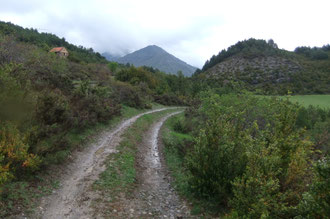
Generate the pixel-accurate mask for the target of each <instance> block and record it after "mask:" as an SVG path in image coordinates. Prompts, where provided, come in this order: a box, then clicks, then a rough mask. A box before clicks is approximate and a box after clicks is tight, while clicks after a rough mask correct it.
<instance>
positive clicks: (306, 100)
mask: <svg viewBox="0 0 330 219" xmlns="http://www.w3.org/2000/svg"><path fill="white" fill-rule="evenodd" d="M284 97H285V96H284ZM290 100H291V101H292V102H298V103H299V104H301V105H303V106H304V107H308V106H309V105H312V106H319V107H321V108H330V95H297V96H291V97H290Z"/></svg>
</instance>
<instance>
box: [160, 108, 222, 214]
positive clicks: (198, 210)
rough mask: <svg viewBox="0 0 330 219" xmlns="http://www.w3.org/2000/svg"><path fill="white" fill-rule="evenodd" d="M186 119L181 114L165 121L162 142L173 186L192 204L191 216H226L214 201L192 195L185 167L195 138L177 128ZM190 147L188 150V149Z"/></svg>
mask: <svg viewBox="0 0 330 219" xmlns="http://www.w3.org/2000/svg"><path fill="white" fill-rule="evenodd" d="M183 119H184V113H180V114H178V115H175V116H173V117H171V118H169V119H168V120H167V121H165V123H164V126H163V127H162V130H161V132H162V141H163V144H164V148H163V152H164V155H165V162H166V165H167V167H168V169H169V171H170V174H171V177H172V179H173V182H172V186H173V187H174V188H175V190H176V191H177V192H178V194H179V195H180V196H181V197H182V198H184V199H186V200H187V202H188V203H190V207H191V214H192V215H195V216H198V217H199V218H210V217H214V216H217V215H219V214H221V215H222V214H224V213H225V210H224V209H220V208H219V206H218V205H216V204H215V203H216V202H213V201H212V200H205V199H199V198H198V197H195V196H194V195H193V193H192V189H191V188H190V186H189V183H188V180H189V172H188V170H187V169H186V168H185V165H184V155H185V154H184V153H185V152H184V151H188V150H189V147H191V146H192V144H193V137H192V136H191V135H189V134H185V133H180V132H178V131H177V129H176V128H175V127H176V126H177V121H182V120H183ZM187 147H188V148H187Z"/></svg>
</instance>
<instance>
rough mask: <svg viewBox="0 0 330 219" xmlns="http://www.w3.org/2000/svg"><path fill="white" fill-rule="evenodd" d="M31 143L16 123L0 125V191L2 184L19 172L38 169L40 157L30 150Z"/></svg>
mask: <svg viewBox="0 0 330 219" xmlns="http://www.w3.org/2000/svg"><path fill="white" fill-rule="evenodd" d="M28 150H29V145H28V144H27V143H26V138H24V136H22V135H21V133H20V132H19V130H18V129H17V128H16V127H15V125H13V124H11V123H9V122H6V123H2V124H1V126H0V193H1V188H2V185H3V184H4V183H5V182H6V181H8V180H10V179H12V178H13V177H14V176H15V174H16V173H17V172H24V171H28V170H36V169H37V168H38V166H39V164H40V162H41V160H40V158H39V157H38V156H36V155H34V154H31V153H29V152H28Z"/></svg>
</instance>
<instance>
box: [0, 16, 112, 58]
mask: <svg viewBox="0 0 330 219" xmlns="http://www.w3.org/2000/svg"><path fill="white" fill-rule="evenodd" d="M1 35H5V36H8V35H11V36H14V37H15V38H16V39H17V40H18V41H20V42H25V43H29V44H33V45H36V46H38V47H41V48H42V49H43V50H45V51H49V50H50V49H52V48H53V47H61V46H64V47H66V48H67V49H68V50H69V54H70V55H69V59H70V60H71V61H74V62H78V63H80V62H85V63H91V62H98V63H106V60H105V58H104V57H103V56H101V55H100V54H99V53H98V52H94V50H93V49H92V48H89V49H87V48H84V47H83V46H75V45H73V44H70V43H68V42H67V41H66V40H65V39H64V38H59V37H57V36H56V35H54V34H50V33H39V32H38V30H36V29H32V28H31V29H28V28H22V27H20V26H17V25H14V24H12V23H10V22H8V23H6V22H2V21H0V36H1Z"/></svg>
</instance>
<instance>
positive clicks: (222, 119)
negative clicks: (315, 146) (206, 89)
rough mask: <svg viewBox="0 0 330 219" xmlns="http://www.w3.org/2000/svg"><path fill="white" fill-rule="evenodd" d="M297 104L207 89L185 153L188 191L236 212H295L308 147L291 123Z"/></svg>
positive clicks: (267, 215) (303, 182) (256, 214)
mask: <svg viewBox="0 0 330 219" xmlns="http://www.w3.org/2000/svg"><path fill="white" fill-rule="evenodd" d="M298 109H299V108H298V106H296V105H294V104H291V103H289V101H287V100H279V99H275V98H274V99H260V98H259V99H258V98H256V97H253V96H249V95H224V96H218V95H214V94H211V93H206V94H205V95H204V98H203V101H202V104H201V106H200V107H199V109H198V113H197V114H198V117H199V122H198V123H197V124H195V127H196V128H197V129H200V131H199V133H198V136H197V138H196V141H195V144H194V146H193V148H192V150H191V151H190V152H189V153H188V155H187V158H186V165H187V168H188V169H189V172H190V176H191V177H190V179H189V183H190V186H191V189H192V192H193V193H195V195H197V196H198V197H203V198H206V199H208V200H213V201H216V202H218V204H219V205H222V206H227V207H228V206H230V207H232V208H233V212H232V215H237V216H238V217H241V218H243V217H246V218H260V217H264V218H278V217H294V216H297V215H298V205H299V202H300V200H301V198H302V194H303V193H304V192H306V191H307V190H308V187H307V184H308V181H309V180H310V178H311V171H310V168H309V164H310V162H311V160H310V157H311V156H310V155H311V153H312V151H311V146H312V144H311V142H310V141H308V140H307V138H306V135H305V131H304V130H303V129H299V128H296V119H297V113H298Z"/></svg>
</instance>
